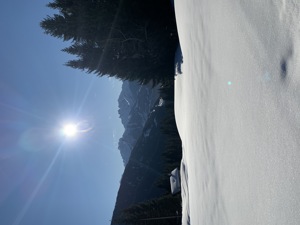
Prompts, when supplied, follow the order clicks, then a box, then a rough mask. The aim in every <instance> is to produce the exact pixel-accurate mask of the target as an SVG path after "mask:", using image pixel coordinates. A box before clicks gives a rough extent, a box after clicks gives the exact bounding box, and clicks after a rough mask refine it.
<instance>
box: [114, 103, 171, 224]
mask: <svg viewBox="0 0 300 225" xmlns="http://www.w3.org/2000/svg"><path fill="white" fill-rule="evenodd" d="M165 116H166V109H165V106H164V104H163V100H162V99H157V101H156V103H155V106H154V107H153V108H152V110H151V112H150V114H149V117H148V119H147V121H146V123H145V125H144V128H143V129H142V132H141V135H140V137H139V139H138V140H137V142H136V145H135V146H134V148H133V150H132V153H131V156H130V158H129V160H128V163H127V165H126V167H125V170H124V173H123V176H122V179H121V184H120V188H119V191H118V195H117V201H116V205H115V209H114V213H113V217H112V224H117V222H115V221H116V219H117V218H118V215H119V213H120V212H121V210H123V209H125V208H127V207H129V206H130V205H132V204H135V203H138V202H142V201H145V200H149V199H153V198H156V197H159V196H162V194H163V193H164V192H165V190H163V189H160V188H158V187H157V185H155V184H156V181H157V180H158V178H159V177H160V176H161V175H162V173H163V172H162V171H163V159H162V152H163V149H164V147H165V135H164V134H163V133H162V131H161V129H160V124H161V121H162V120H163V119H164V118H165Z"/></svg>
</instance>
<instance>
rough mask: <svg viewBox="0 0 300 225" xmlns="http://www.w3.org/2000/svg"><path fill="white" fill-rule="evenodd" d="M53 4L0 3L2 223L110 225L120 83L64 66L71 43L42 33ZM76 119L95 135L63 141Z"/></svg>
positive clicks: (117, 164)
mask: <svg viewBox="0 0 300 225" xmlns="http://www.w3.org/2000/svg"><path fill="white" fill-rule="evenodd" d="M48 2H49V1H48V0H35V1H34V0H29V1H16V0H11V1H1V3H0V30H1V36H0V49H1V51H0V65H1V70H0V78H1V79H0V218H1V224H6V225H10V224H13V225H32V224H39V225H53V224H55V225H66V224H72V225H86V224H88V225H96V224H108V223H109V220H110V219H111V215H112V210H113V207H114V203H115V198H116V194H117V190H118V187H119V181H120V179H121V174H122V172H123V169H124V168H123V163H122V160H121V156H120V153H119V151H118V149H117V143H118V139H119V137H120V135H121V134H122V132H123V127H122V125H121V122H120V119H119V117H118V113H117V110H118V105H117V98H118V95H119V93H120V89H121V83H120V82H119V81H117V80H115V79H108V78H98V77H96V76H95V75H93V74H85V73H84V72H82V71H78V70H74V69H71V68H68V67H66V66H63V64H64V63H65V62H66V61H67V60H69V59H72V56H70V55H67V54H65V53H63V52H61V51H60V49H62V48H64V47H66V46H68V44H67V43H64V42H62V40H59V39H56V38H53V37H50V36H47V35H45V34H43V30H42V29H41V28H40V27H39V22H40V21H41V20H42V19H43V18H44V17H46V15H52V14H53V12H54V11H51V10H50V9H48V8H47V7H46V6H45V5H46V3H48ZM72 120H73V121H75V122H83V123H85V125H86V124H88V126H90V127H91V128H92V129H91V130H90V131H89V132H87V133H80V134H79V135H77V136H76V137H72V138H71V139H69V140H65V137H63V136H62V135H61V133H60V129H61V126H62V125H63V124H64V123H66V122H69V121H72Z"/></svg>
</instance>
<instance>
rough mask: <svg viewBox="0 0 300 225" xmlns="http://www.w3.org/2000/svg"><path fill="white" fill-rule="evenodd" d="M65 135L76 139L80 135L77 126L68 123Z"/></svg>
mask: <svg viewBox="0 0 300 225" xmlns="http://www.w3.org/2000/svg"><path fill="white" fill-rule="evenodd" d="M62 131H63V134H64V135H65V136H67V137H74V136H76V134H77V133H78V128H77V125H76V124H74V123H68V124H66V125H64V126H63V129H62Z"/></svg>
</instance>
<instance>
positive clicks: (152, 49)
mask: <svg viewBox="0 0 300 225" xmlns="http://www.w3.org/2000/svg"><path fill="white" fill-rule="evenodd" d="M47 7H49V8H51V9H53V10H55V12H56V13H55V14H54V15H51V16H49V15H48V16H47V17H46V18H44V19H43V20H42V21H41V22H40V26H41V27H42V29H43V30H44V32H45V33H46V34H47V35H51V36H53V37H56V38H59V39H62V40H63V41H65V42H67V43H69V44H70V45H69V46H68V47H66V48H64V49H62V51H64V52H66V53H68V54H70V55H72V57H73V59H71V60H69V61H68V62H65V65H66V66H69V67H72V68H74V69H80V70H83V71H85V72H87V73H92V74H95V75H97V76H109V77H115V78H117V79H119V80H129V81H133V80H135V81H138V82H139V83H140V84H141V85H142V84H148V83H151V84H153V86H155V85H158V84H159V85H160V87H161V90H160V93H161V96H162V97H163V98H164V100H165V102H166V116H165V119H164V121H163V122H162V123H161V130H162V132H163V133H164V135H165V136H166V141H165V147H164V150H163V151H161V153H160V154H161V157H162V158H163V162H164V165H163V166H162V174H164V176H161V177H160V178H159V179H158V180H157V181H156V183H155V185H156V186H157V187H158V188H161V189H162V190H165V191H164V193H165V194H164V195H162V196H160V197H159V198H155V199H149V200H147V201H144V202H139V203H137V204H134V205H132V206H130V207H128V208H126V209H123V210H122V211H121V212H120V213H118V214H117V215H115V216H114V217H113V220H112V224H175V223H176V224H177V223H180V215H181V198H180V194H177V195H176V196H172V195H171V194H170V184H169V177H168V176H167V174H168V173H169V172H170V171H171V169H174V168H175V167H179V166H180V160H181V140H180V137H179V135H178V131H177V127H176V123H175V117H174V94H173V93H174V86H173V83H174V56H175V52H176V49H177V47H178V45H179V41H178V34H177V28H176V20H175V13H174V9H173V5H172V2H171V1H164V0H151V1H150V0H143V1H140V0H109V1H108V0H54V1H53V2H50V3H48V4H47ZM154 209H155V210H154ZM158 216H159V217H162V216H172V217H173V219H166V220H147V221H145V220H144V219H145V218H150V217H158ZM174 219H175V220H174Z"/></svg>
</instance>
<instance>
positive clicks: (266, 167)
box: [175, 0, 300, 225]
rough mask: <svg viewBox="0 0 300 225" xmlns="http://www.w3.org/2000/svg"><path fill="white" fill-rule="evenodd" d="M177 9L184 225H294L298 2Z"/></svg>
mask: <svg viewBox="0 0 300 225" xmlns="http://www.w3.org/2000/svg"><path fill="white" fill-rule="evenodd" d="M175 10H176V18H177V24H178V31H179V37H180V43H181V48H182V54H183V65H182V71H183V74H181V75H178V76H177V77H176V84H175V85H176V87H175V98H176V101H175V110H176V121H177V125H178V129H179V133H180V136H181V138H182V142H183V165H184V166H183V167H182V171H181V172H182V176H183V183H182V188H183V191H182V197H183V224H188V223H189V222H187V221H188V219H190V224H192V225H197V224H201V225H205V224H210V225H211V224H231V225H235V224H236V225H240V224H243V225H247V224H249V225H250V224H251V225H252V224H256V225H258V224H262V225H271V224H272V225H273V224H300V51H299V50H300V16H299V13H300V12H299V10H300V1H298V0H287V1H285V0H282V1H280V0H273V1H272V0H240V1H238V0H227V1H223V0H210V1H208V0H185V1H182V0H176V1H175ZM185 177H186V178H187V177H188V179H186V182H184V181H185Z"/></svg>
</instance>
